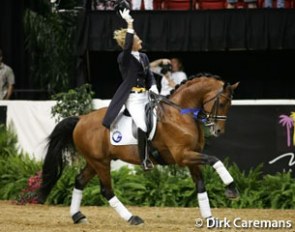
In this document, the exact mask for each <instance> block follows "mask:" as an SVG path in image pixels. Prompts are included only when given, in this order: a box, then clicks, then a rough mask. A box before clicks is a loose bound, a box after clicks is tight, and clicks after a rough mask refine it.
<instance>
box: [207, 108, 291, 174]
mask: <svg viewBox="0 0 295 232" xmlns="http://www.w3.org/2000/svg"><path fill="white" fill-rule="evenodd" d="M294 121H295V104H293V105H234V106H232V108H231V109H230V112H229V115H228V119H227V122H226V131H225V134H224V135H222V136H220V137H218V138H209V139H208V140H207V143H206V147H205V151H204V153H206V154H209V155H214V156H216V157H218V158H220V159H225V158H226V157H229V159H230V161H231V162H235V163H236V164H237V165H238V166H239V168H240V169H242V170H250V169H251V168H255V167H257V165H260V164H263V171H264V172H265V173H270V174H274V173H276V172H283V171H292V170H294V165H295V159H294V153H295V130H294Z"/></svg>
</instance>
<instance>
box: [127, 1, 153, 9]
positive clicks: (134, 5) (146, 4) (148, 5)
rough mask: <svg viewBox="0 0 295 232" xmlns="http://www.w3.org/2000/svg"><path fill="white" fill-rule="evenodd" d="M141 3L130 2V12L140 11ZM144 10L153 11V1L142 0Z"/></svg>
mask: <svg viewBox="0 0 295 232" xmlns="http://www.w3.org/2000/svg"><path fill="white" fill-rule="evenodd" d="M141 2H142V0H132V10H141ZM144 9H145V10H152V9H154V5H153V0H144Z"/></svg>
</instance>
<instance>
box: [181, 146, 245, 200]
mask: <svg viewBox="0 0 295 232" xmlns="http://www.w3.org/2000/svg"><path fill="white" fill-rule="evenodd" d="M182 164H183V165H193V164H195V165H199V164H209V165H211V166H212V167H213V168H214V169H215V170H216V172H217V173H218V175H219V177H220V179H221V180H222V182H223V183H224V184H225V185H226V190H225V195H226V196H227V197H228V198H229V199H237V198H239V196H240V194H239V191H238V189H237V187H236V185H235V182H234V179H233V177H232V176H231V174H230V173H229V172H228V170H227V169H226V167H225V166H224V164H223V163H222V162H221V161H220V160H219V159H218V158H217V157H215V156H210V155H206V154H202V153H197V152H193V151H192V152H186V153H185V155H184V158H183V160H182Z"/></svg>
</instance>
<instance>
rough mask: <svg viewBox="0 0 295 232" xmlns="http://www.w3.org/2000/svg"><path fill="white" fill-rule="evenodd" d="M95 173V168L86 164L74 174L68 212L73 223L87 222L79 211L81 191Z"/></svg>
mask: <svg viewBox="0 0 295 232" xmlns="http://www.w3.org/2000/svg"><path fill="white" fill-rule="evenodd" d="M95 174H96V173H95V170H94V169H93V168H92V167H91V166H89V165H88V164H87V165H86V166H85V168H84V169H83V170H82V171H81V172H80V173H79V174H78V175H77V176H76V179H75V187H74V189H73V193H72V201H71V207H70V214H71V217H72V219H73V221H74V223H75V224H78V223H86V222H87V219H86V217H85V215H83V214H82V213H81V212H80V206H81V201H82V192H83V189H84V188H85V186H86V185H87V183H88V182H89V181H90V180H91V179H92V178H93V176H94V175H95Z"/></svg>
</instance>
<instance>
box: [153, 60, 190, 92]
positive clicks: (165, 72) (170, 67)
mask: <svg viewBox="0 0 295 232" xmlns="http://www.w3.org/2000/svg"><path fill="white" fill-rule="evenodd" d="M150 67H151V70H152V72H154V73H156V74H158V75H161V76H162V79H161V91H160V94H161V95H164V96H167V95H169V94H170V91H171V90H172V89H174V87H175V86H176V85H177V84H180V83H181V82H182V81H184V80H186V79H187V75H186V73H185V72H184V71H183V65H182V62H181V60H180V59H179V58H172V59H170V60H169V59H158V60H155V61H153V62H151V63H150Z"/></svg>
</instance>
